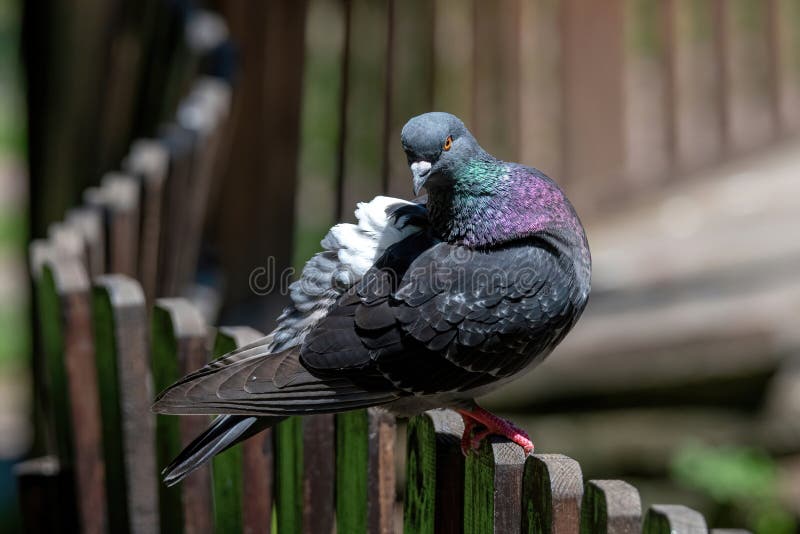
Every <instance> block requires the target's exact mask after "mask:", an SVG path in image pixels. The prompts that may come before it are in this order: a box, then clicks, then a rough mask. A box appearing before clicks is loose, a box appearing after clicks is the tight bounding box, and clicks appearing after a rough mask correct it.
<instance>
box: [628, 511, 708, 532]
mask: <svg viewBox="0 0 800 534" xmlns="http://www.w3.org/2000/svg"><path fill="white" fill-rule="evenodd" d="M642 532H643V533H644V534H705V533H707V532H708V527H707V526H706V520H705V518H703V516H702V515H701V514H700V513H699V512H696V511H694V510H692V509H691V508H688V507H686V506H683V505H676V504H654V505H653V506H651V507H650V509H649V510H648V511H647V515H646V516H645V518H644V526H643V527H642Z"/></svg>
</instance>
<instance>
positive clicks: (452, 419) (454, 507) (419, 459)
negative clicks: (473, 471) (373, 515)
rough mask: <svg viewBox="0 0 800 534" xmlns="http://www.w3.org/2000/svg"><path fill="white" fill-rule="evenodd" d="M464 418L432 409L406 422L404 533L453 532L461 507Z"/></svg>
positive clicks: (429, 533)
mask: <svg viewBox="0 0 800 534" xmlns="http://www.w3.org/2000/svg"><path fill="white" fill-rule="evenodd" d="M463 432H464V421H463V420H462V419H461V417H460V416H459V415H458V414H457V413H455V412H453V411H452V410H431V411H428V412H425V413H424V414H422V415H419V416H417V417H414V418H412V419H411V420H410V421H409V423H408V437H407V443H408V445H407V453H406V472H407V476H406V495H405V508H404V511H403V529H404V531H405V532H406V533H407V534H412V533H413V534H433V533H434V532H436V533H442V534H455V533H457V532H461V528H462V525H461V523H460V522H459V521H458V520H457V518H458V517H459V516H460V515H461V513H462V511H463V510H464V482H463V481H464V455H463V454H462V453H461V445H460V444H461V434H462V433H463Z"/></svg>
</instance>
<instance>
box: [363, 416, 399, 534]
mask: <svg viewBox="0 0 800 534" xmlns="http://www.w3.org/2000/svg"><path fill="white" fill-rule="evenodd" d="M367 420H368V432H369V434H368V436H367V449H368V458H369V464H368V465H367V532H376V533H380V534H391V533H393V532H394V531H395V529H394V506H395V437H396V434H397V426H396V422H395V418H394V416H393V415H392V414H390V413H389V412H387V411H386V410H384V409H382V408H368V409H367Z"/></svg>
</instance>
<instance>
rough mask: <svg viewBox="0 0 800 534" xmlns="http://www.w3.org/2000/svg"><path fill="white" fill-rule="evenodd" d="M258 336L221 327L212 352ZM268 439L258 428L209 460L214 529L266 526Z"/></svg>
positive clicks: (260, 529)
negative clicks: (245, 438)
mask: <svg viewBox="0 0 800 534" xmlns="http://www.w3.org/2000/svg"><path fill="white" fill-rule="evenodd" d="M260 337H263V336H262V334H261V333H260V332H258V331H257V330H255V329H252V328H249V327H221V328H220V329H219V330H218V331H217V335H216V339H215V341H214V348H213V351H212V356H213V357H214V358H217V357H219V356H222V355H224V354H227V353H229V352H231V351H233V350H236V349H237V348H239V347H243V346H245V345H247V344H249V343H251V342H253V341H255V340H256V339H258V338H260ZM270 440H271V435H270V431H266V432H262V433H261V434H259V435H257V436H254V437H252V438H250V439H248V440H247V441H245V442H244V443H243V444H241V445H234V446H233V447H231V448H230V449H228V450H227V451H225V452H223V453H221V454H218V455H217V456H215V457H214V459H213V460H212V480H213V486H212V489H213V493H214V530H215V531H216V532H244V531H247V532H254V531H258V532H263V531H264V530H265V529H268V528H269V526H270V520H271V508H272V506H271V504H272V498H271V494H272V491H271V486H272V467H271V464H272V454H271V453H272V450H271V446H270V444H269V442H270ZM243 495H246V496H247V498H246V499H245V498H243ZM245 521H246V522H245Z"/></svg>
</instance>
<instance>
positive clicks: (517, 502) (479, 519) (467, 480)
mask: <svg viewBox="0 0 800 534" xmlns="http://www.w3.org/2000/svg"><path fill="white" fill-rule="evenodd" d="M524 467H525V453H524V452H523V450H522V448H521V447H520V446H519V445H517V444H515V443H512V442H510V441H508V440H506V439H503V438H500V437H497V436H489V437H487V438H486V439H485V440H484V441H483V443H482V444H481V448H480V449H479V450H478V452H477V453H474V452H473V453H471V454H470V455H469V456H467V460H466V465H465V468H464V532H465V533H467V534H471V533H475V534H478V533H484V532H494V533H496V534H500V533H503V532H519V530H520V519H521V517H522V510H521V502H522V473H523V470H524Z"/></svg>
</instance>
